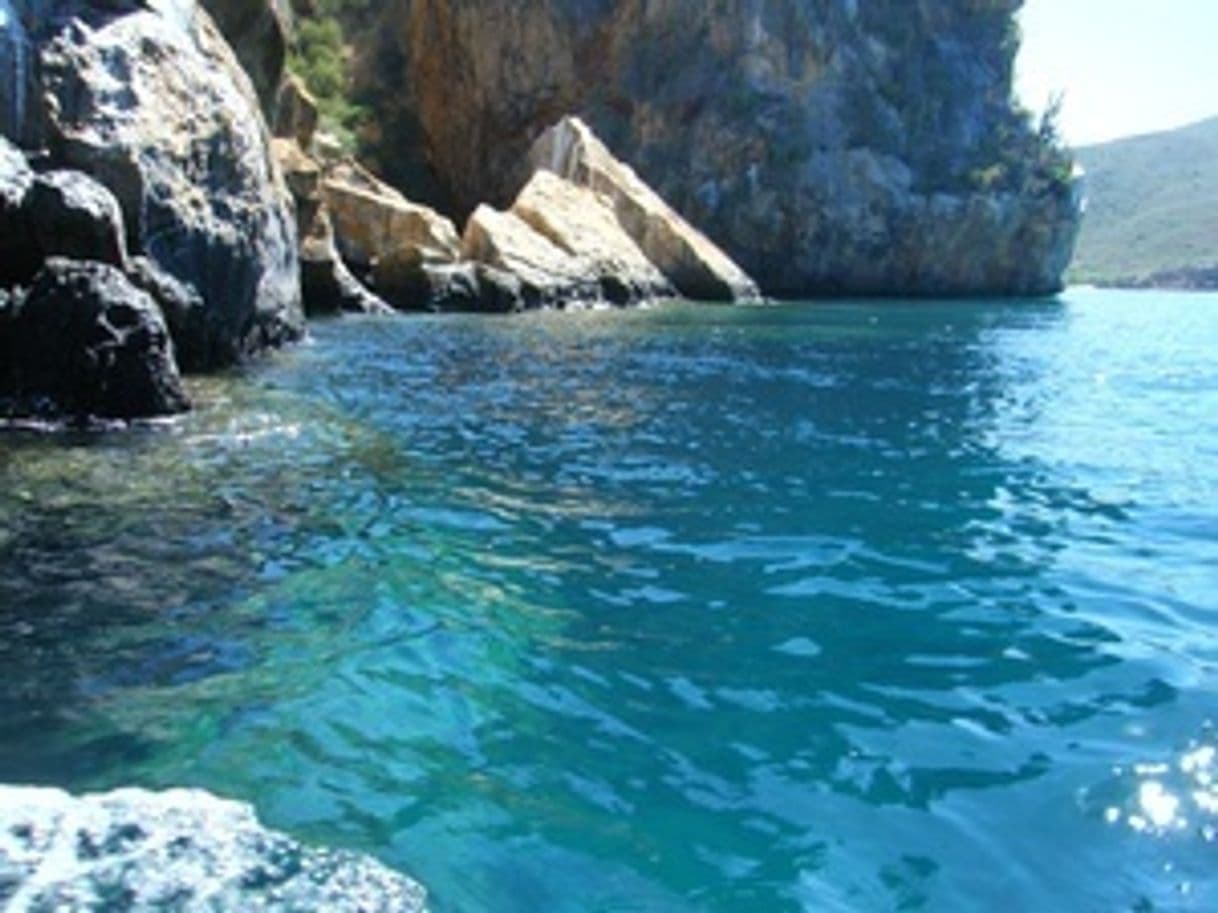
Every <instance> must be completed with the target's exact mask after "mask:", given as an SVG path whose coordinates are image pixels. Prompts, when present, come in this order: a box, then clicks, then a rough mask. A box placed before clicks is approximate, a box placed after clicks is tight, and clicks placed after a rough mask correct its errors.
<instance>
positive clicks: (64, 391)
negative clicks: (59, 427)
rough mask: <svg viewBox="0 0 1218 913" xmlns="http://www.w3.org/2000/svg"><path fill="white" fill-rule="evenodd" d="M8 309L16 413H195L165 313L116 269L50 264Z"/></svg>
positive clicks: (1, 331) (0, 327)
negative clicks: (185, 388)
mask: <svg viewBox="0 0 1218 913" xmlns="http://www.w3.org/2000/svg"><path fill="white" fill-rule="evenodd" d="M8 310H9V311H10V313H9V315H8V316H7V319H5V320H3V321H2V323H0V336H3V337H5V338H6V339H5V342H4V344H2V345H0V351H5V352H6V354H7V359H6V367H7V370H6V371H5V372H4V373H3V377H2V378H0V395H3V397H4V398H5V399H6V400H7V409H6V411H7V412H9V414H16V415H30V414H34V415H43V416H61V415H66V416H72V417H85V416H96V417H99V418H115V419H127V418H146V417H151V416H157V415H170V414H173V413H175V412H182V411H184V410H185V409H187V408H189V403H188V401H187V398H186V394H185V393H184V392H183V390H182V384H181V379H180V378H179V376H178V366H177V363H176V362H175V361H174V355H173V345H172V343H171V342H170V339H169V331H168V330H167V328H166V326H165V322H164V319H163V318H162V316H161V311H160V309H159V308H158V307H157V305H156V303H155V302H153V300H152V299H151V298H150V297H149V296H148V295H146V294H144V293H143V292H141V291H139V290H138V289H137V288H135V287H134V286H133V285H132V284H131V283H130V282H129V281H128V280H127V278H126V277H125V276H124V275H123V274H122V273H121V272H120V271H119V270H117V269H115V268H114V267H112V266H107V265H105V264H101V263H83V262H79V261H73V260H63V259H51V260H48V261H47V263H46V265H45V266H44V267H43V269H42V271H41V272H40V273H39V274H38V276H37V277H36V278H35V280H34V284H33V286H32V287H31V288H30V290H29V292H28V293H27V294H25V295H24V296H23V297H22V298H21V299H19V300H18V301H17V303H16V305H15V306H13V305H10V307H9V309H8Z"/></svg>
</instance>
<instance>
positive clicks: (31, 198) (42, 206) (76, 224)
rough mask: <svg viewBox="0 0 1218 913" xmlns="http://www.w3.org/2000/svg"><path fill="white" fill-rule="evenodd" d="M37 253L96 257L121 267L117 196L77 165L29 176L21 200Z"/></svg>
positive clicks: (124, 249) (122, 249)
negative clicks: (30, 177) (63, 169)
mask: <svg viewBox="0 0 1218 913" xmlns="http://www.w3.org/2000/svg"><path fill="white" fill-rule="evenodd" d="M25 205H26V209H27V211H28V222H29V224H30V227H31V228H32V230H33V235H34V241H35V243H36V244H37V245H38V249H39V251H40V252H41V254H42V256H43V257H70V258H73V259H76V260H96V261H97V262H99V263H109V264H110V265H111V266H117V267H118V268H120V269H126V268H127V240H126V236H125V234H124V231H123V213H122V210H121V209H119V205H118V200H116V199H115V198H114V194H112V193H111V192H110V191H109V190H107V189H106V188H105V187H104V186H102V185H101V184H100V183H98V182H97V181H95V180H94V179H93V178H91V177H89V176H88V175H87V174H82V173H81V172H79V171H50V172H47V173H46V174H40V175H38V177H37V178H36V179H35V180H34V182H33V184H32V185H31V187H30V191H29V193H28V194H27V196H26V200H25Z"/></svg>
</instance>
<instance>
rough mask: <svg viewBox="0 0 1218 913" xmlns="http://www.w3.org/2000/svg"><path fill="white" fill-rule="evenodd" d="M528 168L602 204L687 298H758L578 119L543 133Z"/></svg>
mask: <svg viewBox="0 0 1218 913" xmlns="http://www.w3.org/2000/svg"><path fill="white" fill-rule="evenodd" d="M529 163H530V164H531V165H532V166H533V167H534V168H540V169H548V170H549V171H551V172H554V173H555V174H558V175H561V176H562V177H564V178H566V179H567V180H568V181H571V182H573V183H575V184H578V185H581V186H583V187H588V188H590V189H591V190H593V191H595V192H596V193H597V194H600V195H601V196H603V197H604V198H605V199H607V200H608V201H609V202H610V204H612V206H613V209H614V212H615V213H616V215H617V219H618V222H619V223H620V225H621V228H622V229H623V230H624V231H625V233H626V234H627V235H628V236H629V237H630V238H631V239H633V240H634V242H635V243H636V244H637V245H638V247H639V248H640V249H641V250H642V252H643V254H644V255H645V256H646V257H647V258H648V259H649V260H650V261H651V262H652V263H653V264H655V267H657V268H658V269H659V271H660V272H662V273H663V274H664V275H665V276H667V277H668V279H669V280H670V281H671V282H672V284H673V285H674V286H676V288H677V290H678V291H679V292H680V293H681V294H682V295H685V296H686V297H687V298H694V299H698V300H704V301H755V300H757V299H758V298H760V297H761V294H760V292H758V290H757V286H756V285H755V284H754V282H753V280H752V279H750V278H749V277H748V276H747V275H745V273H744V271H743V270H741V269H740V267H738V266H737V265H736V264H735V263H733V262H732V260H731V258H730V257H728V256H727V255H726V254H725V253H723V251H721V250H720V249H719V248H718V247H716V246H715V245H714V243H713V242H711V241H710V239H709V238H707V237H706V236H705V235H703V234H702V233H701V232H700V231H698V230H697V229H696V228H694V227H693V226H692V225H690V224H689V223H688V222H686V221H685V220H684V219H683V218H681V216H680V215H678V214H677V212H676V211H674V210H673V208H672V207H671V206H669V205H668V204H667V203H665V202H664V201H663V200H662V199H660V197H659V195H658V194H657V193H656V192H655V191H654V190H652V189H651V188H650V187H648V186H647V185H646V184H645V183H643V181H642V180H641V179H640V178H639V176H638V175H637V174H635V172H634V169H632V168H630V167H629V166H628V165H626V164H624V163H622V162H619V161H618V160H617V159H615V158H614V157H613V154H612V153H610V152H609V150H608V149H607V148H606V147H605V144H604V143H602V142H601V141H600V140H599V139H597V138H596V136H595V135H594V134H593V133H592V131H591V130H590V129H589V128H588V125H587V124H585V123H584V122H583V121H581V120H580V119H579V118H577V117H565V118H563V119H562V120H561V121H560V122H559V123H557V124H555V125H554V126H553V127H551V128H550V129H549V130H547V131H546V132H545V133H543V134H542V135H541V136H540V137H539V138H538V139H537V142H536V143H534V144H533V148H532V149H531V150H530V152H529ZM526 192H527V189H526ZM517 207H519V201H518V202H517Z"/></svg>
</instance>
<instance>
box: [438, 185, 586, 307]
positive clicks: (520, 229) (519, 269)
mask: <svg viewBox="0 0 1218 913" xmlns="http://www.w3.org/2000/svg"><path fill="white" fill-rule="evenodd" d="M461 250H462V253H463V254H464V255H465V257H466V258H468V259H470V260H474V261H476V262H478V263H482V264H485V265H486V266H489V267H492V268H493V269H495V270H498V271H500V272H502V273H508V274H510V275H512V276H515V277H516V278H517V279H519V280H520V285H521V294H522V295H523V297H524V301H525V304H526V305H527V306H529V307H562V306H564V305H566V304H570V303H575V302H595V301H599V300H600V282H599V281H598V277H597V275H596V271H595V270H594V269H593V267H592V265H591V264H590V263H589V262H588V261H587V260H585V259H583V258H582V257H577V256H574V255H572V254H570V253H568V252H567V251H565V250H563V249H562V248H561V247H558V246H557V245H556V244H554V243H553V242H552V241H549V240H547V239H546V238H545V237H543V236H542V235H540V234H538V233H537V232H536V231H534V230H533V229H532V228H531V227H530V226H529V224H528V223H527V222H525V221H524V219H522V218H520V216H518V215H516V214H514V213H511V212H500V211H499V210H497V209H492V208H491V207H490V206H486V205H482V206H479V207H478V208H477V209H476V210H474V214H473V215H471V216H470V217H469V221H468V222H467V223H466V226H465V236H464V237H463V238H462V242H461Z"/></svg>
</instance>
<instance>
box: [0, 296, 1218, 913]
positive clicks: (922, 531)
mask: <svg viewBox="0 0 1218 913" xmlns="http://www.w3.org/2000/svg"><path fill="white" fill-rule="evenodd" d="M1215 351H1218V297H1213V296H1209V297H1207V296H1194V295H1165V294H1157V293H1118V292H1100V291H1085V290H1079V291H1071V292H1070V293H1068V294H1066V295H1065V296H1063V297H1062V298H1061V299H1060V300H1046V301H1037V302H1000V301H999V302H972V303H969V302H951V303H949V302H942V303H936V302H916V303H915V302H909V303H902V302H867V301H856V302H840V303H834V302H829V303H817V304H814V305H813V304H807V305H782V306H775V307H764V308H741V309H730V308H721V307H704V306H694V305H688V304H671V305H663V306H658V307H654V308H650V309H645V310H637V311H627V312H622V311H605V312H587V313H571V314H549V313H546V314H533V315H526V316H521V317H515V318H511V319H493V318H462V317H442V318H440V317H437V318H429V317H423V318H418V319H401V320H344V321H341V322H333V323H323V324H318V325H315V326H314V327H313V339H312V341H311V342H310V343H309V344H308V345H305V346H301V347H299V348H297V349H295V350H292V351H288V352H285V353H282V354H280V355H278V356H276V357H274V358H273V359H268V360H266V361H265V362H263V363H260V364H259V365H257V366H255V367H253V368H251V369H248V370H247V371H246V372H245V373H244V374H242V375H241V376H232V377H227V378H218V379H209V380H203V381H196V382H195V386H194V388H193V390H192V393H193V394H194V396H195V398H196V401H197V402H198V403H199V408H198V409H197V410H196V411H195V412H194V413H193V414H192V415H190V416H188V417H185V418H183V419H181V420H178V421H174V422H170V423H163V424H157V425H151V426H146V427H141V428H135V429H132V430H128V431H122V432H117V433H106V434H86V433H65V434H58V435H45V434H32V433H24V432H8V433H6V434H4V435H3V436H0V518H2V519H3V523H2V524H0V569H2V571H3V573H2V574H0V663H2V664H3V670H4V671H3V676H4V689H3V696H2V698H0V710H2V712H0V780H3V781H5V782H14V783H39V784H50V785H56V786H62V787H66V788H70V789H72V790H75V791H87V790H96V789H104V788H109V787H114V786H119V785H137V786H145V787H154V788H156V787H169V786H199V787H204V788H206V789H209V790H211V791H213V792H216V793H218V794H220V795H224V796H228V797H232V798H237V799H242V800H246V801H249V802H251V803H253V805H254V806H255V807H256V809H257V810H258V812H259V814H260V816H261V817H262V819H263V820H264V821H265V822H266V823H267V824H268V825H271V826H273V827H277V828H282V829H286V830H287V831H289V832H290V833H292V834H293V835H295V836H297V837H300V838H302V839H304V840H306V841H309V842H313V843H317V844H326V845H333V846H341V847H344V848H351V849H357V850H363V851H367V852H369V853H371V854H373V855H375V856H377V857H378V858H380V859H381V860H383V861H385V862H387V863H388V864H390V865H391V866H393V867H395V868H398V869H400V870H402V871H405V872H407V873H409V874H410V875H412V876H414V877H417V878H418V879H419V880H420V881H422V882H423V883H424V884H425V885H426V886H427V887H428V889H429V891H430V895H431V906H432V908H433V909H434V910H435V911H437V913H450V911H451V913H455V911H474V910H486V911H496V913H514V911H521V913H524V911H534V910H539V909H544V910H548V911H554V913H568V911H570V913H593V911H596V913H602V911H613V910H621V911H632V913H640V911H656V913H660V911H663V913H692V911H707V913H737V911H739V913H746V911H747V913H752V911H757V910H771V911H805V910H806V911H838V910H842V911H847V910H848V911H873V910H874V911H882V910H884V911H886V910H898V909H900V910H927V911H935V913H942V911H975V910H987V911H1006V910H1010V911H1022V910H1071V911H1084V910H1105V911H1115V910H1140V911H1148V910H1172V911H1178V910H1197V911H1202V910H1212V909H1214V908H1215V907H1218V841H1216V837H1218V784H1216V782H1215V779H1214V778H1215V777H1216V776H1218V759H1216V750H1218V732H1215V730H1214V728H1213V723H1214V720H1215V714H1216V710H1215V708H1216V706H1218V705H1216V703H1215V698H1216V696H1218V695H1216V691H1218V669H1216V663H1218V627H1216V626H1215V620H1216V616H1218V367H1216V363H1215V360H1214V353H1215Z"/></svg>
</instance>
